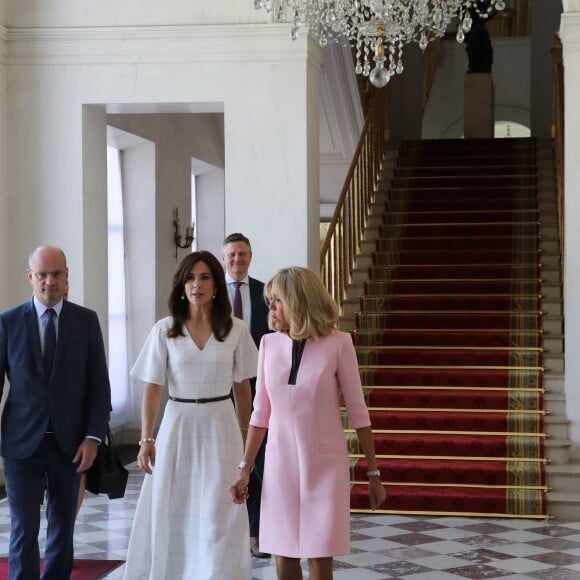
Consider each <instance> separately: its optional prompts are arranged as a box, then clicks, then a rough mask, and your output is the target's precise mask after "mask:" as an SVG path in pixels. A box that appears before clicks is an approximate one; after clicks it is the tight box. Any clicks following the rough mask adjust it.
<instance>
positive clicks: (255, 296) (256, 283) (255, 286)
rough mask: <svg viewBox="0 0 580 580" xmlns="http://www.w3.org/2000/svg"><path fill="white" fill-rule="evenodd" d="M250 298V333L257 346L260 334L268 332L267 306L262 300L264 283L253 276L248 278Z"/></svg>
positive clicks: (258, 345)
mask: <svg viewBox="0 0 580 580" xmlns="http://www.w3.org/2000/svg"><path fill="white" fill-rule="evenodd" d="M250 300H251V302H252V321H251V324H250V334H251V335H252V338H253V339H254V342H255V343H256V346H257V347H258V348H259V347H260V340H261V339H262V336H264V334H266V333H267V332H270V329H269V328H268V307H267V306H266V302H264V283H263V282H260V280H256V279H255V278H250Z"/></svg>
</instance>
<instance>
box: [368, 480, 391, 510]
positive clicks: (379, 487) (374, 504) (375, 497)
mask: <svg viewBox="0 0 580 580" xmlns="http://www.w3.org/2000/svg"><path fill="white" fill-rule="evenodd" d="M386 499H387V490H386V489H385V486H384V485H383V483H382V481H381V479H380V477H376V476H373V477H371V478H370V480H369V501H370V504H371V509H372V510H373V511H374V510H376V509H377V508H378V507H381V506H382V505H383V504H384V503H385V500H386Z"/></svg>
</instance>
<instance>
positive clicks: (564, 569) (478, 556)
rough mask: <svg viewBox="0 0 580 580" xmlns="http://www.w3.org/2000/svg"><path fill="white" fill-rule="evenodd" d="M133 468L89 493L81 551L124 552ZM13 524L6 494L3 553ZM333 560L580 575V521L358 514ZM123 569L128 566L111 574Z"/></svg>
mask: <svg viewBox="0 0 580 580" xmlns="http://www.w3.org/2000/svg"><path fill="white" fill-rule="evenodd" d="M129 469H130V477H129V484H128V488H127V493H126V496H125V498H123V499H121V500H113V501H110V500H108V498H107V497H101V496H94V495H92V494H89V493H87V495H86V497H85V501H84V503H83V506H82V508H81V511H80V513H79V517H78V521H77V525H76V532H75V555H76V557H77V558H94V559H125V556H126V550H127V542H128V538H129V533H130V530H131V523H132V519H133V512H134V509H135V505H136V502H137V497H138V495H139V489H140V486H141V481H142V477H143V475H142V474H141V473H140V472H139V470H138V468H137V466H136V464H131V465H130V466H129ZM43 522H44V520H43ZM9 531H10V520H9V515H8V506H7V504H6V500H2V501H0V555H6V554H7V552H8V537H9ZM41 541H42V536H41ZM334 568H335V573H334V578H335V580H387V579H391V578H398V579H405V580H454V579H457V578H472V579H476V580H480V579H484V578H485V579H487V578H506V579H507V578H509V579H512V580H516V579H517V580H524V579H527V580H534V579H538V578H542V579H546V580H548V579H549V580H556V579H557V580H572V579H574V580H578V579H580V522H574V521H561V520H558V521H557V520H549V521H544V520H516V519H498V518H494V519H488V518H457V517H428V516H397V515H366V514H360V515H359V514H356V515H353V516H352V519H351V553H350V554H349V555H347V556H340V557H337V558H336V559H335V565H334ZM304 569H305V570H306V563H305V562H304ZM122 577H123V566H121V567H120V568H118V569H117V570H115V571H113V572H112V573H110V574H109V575H108V576H106V578H107V579H108V580H121V579H122ZM253 577H254V579H255V580H274V579H275V578H276V574H275V569H274V563H273V561H272V560H258V559H254V562H253ZM307 577H308V575H307V573H306V574H305V578H307Z"/></svg>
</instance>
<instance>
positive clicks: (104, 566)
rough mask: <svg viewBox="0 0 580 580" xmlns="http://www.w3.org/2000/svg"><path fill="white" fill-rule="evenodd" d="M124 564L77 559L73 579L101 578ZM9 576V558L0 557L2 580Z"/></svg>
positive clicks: (94, 579) (111, 561)
mask: <svg viewBox="0 0 580 580" xmlns="http://www.w3.org/2000/svg"><path fill="white" fill-rule="evenodd" d="M121 564H123V560H75V561H74V563H73V571H72V574H71V577H70V578H71V580H99V578H104V577H105V575H106V574H108V573H109V572H112V571H113V570H114V569H115V568H118V567H119V566H120V565H121ZM7 578H8V558H6V557H0V580H7Z"/></svg>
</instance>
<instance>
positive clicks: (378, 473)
mask: <svg viewBox="0 0 580 580" xmlns="http://www.w3.org/2000/svg"><path fill="white" fill-rule="evenodd" d="M373 476H375V477H381V471H380V470H379V469H373V470H372V471H367V477H373Z"/></svg>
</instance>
